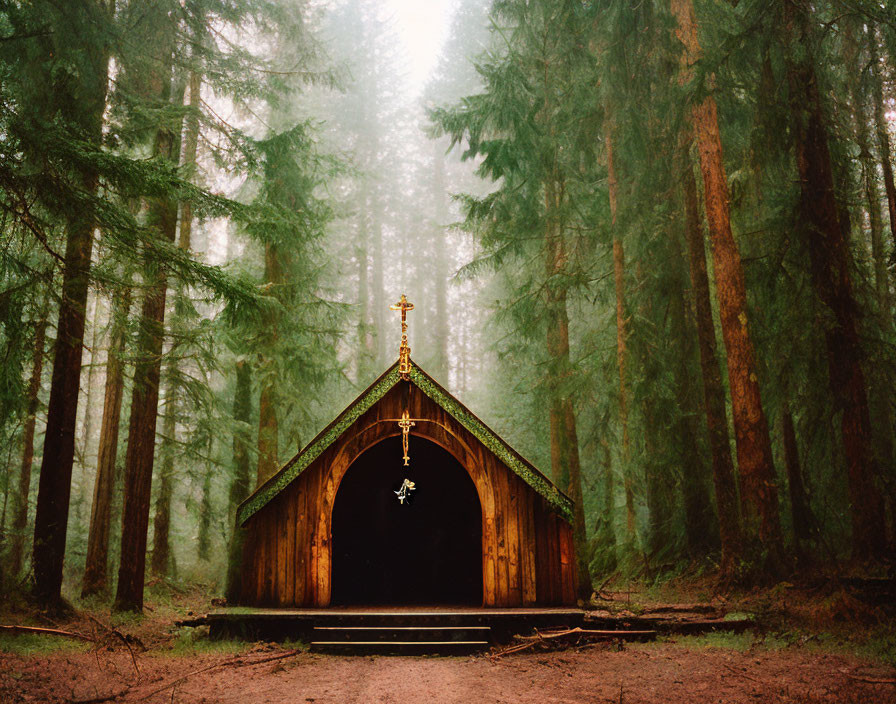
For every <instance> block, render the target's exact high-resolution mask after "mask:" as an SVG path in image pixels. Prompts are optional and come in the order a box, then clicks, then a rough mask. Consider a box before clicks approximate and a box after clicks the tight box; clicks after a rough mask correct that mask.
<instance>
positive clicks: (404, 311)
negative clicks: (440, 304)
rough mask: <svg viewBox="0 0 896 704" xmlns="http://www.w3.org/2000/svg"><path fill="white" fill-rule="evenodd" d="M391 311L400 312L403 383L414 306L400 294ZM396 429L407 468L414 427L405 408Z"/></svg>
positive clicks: (408, 360) (406, 377)
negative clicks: (409, 315) (410, 439)
mask: <svg viewBox="0 0 896 704" xmlns="http://www.w3.org/2000/svg"><path fill="white" fill-rule="evenodd" d="M389 308H390V309H391V310H400V311H401V345H400V346H399V347H398V373H399V374H401V378H402V379H404V380H405V381H408V380H409V379H410V376H409V375H410V373H411V348H410V347H409V346H408V311H409V310H414V304H413V303H411V302H409V301H408V299H407V296H405V295H404V294H401V299H400V300H399V301H398V303H396V304H395V305H392V306H389ZM398 427H399V428H401V448H402V450H404V457H403V458H402V459H403V460H404V466H405V467H407V466H408V463H409V462H410V461H411V458H410V456H409V455H408V440H409V437H410V434H411V428H413V427H414V421H412V420H411V416H410V414H409V413H408V409H407V408H405V409H404V410H403V411H402V412H401V420H400V421H398Z"/></svg>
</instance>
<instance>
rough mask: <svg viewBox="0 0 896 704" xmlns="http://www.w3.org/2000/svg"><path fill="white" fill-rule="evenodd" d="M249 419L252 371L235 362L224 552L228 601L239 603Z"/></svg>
mask: <svg viewBox="0 0 896 704" xmlns="http://www.w3.org/2000/svg"><path fill="white" fill-rule="evenodd" d="M251 419H252V369H251V367H250V366H249V364H248V363H247V362H245V361H243V360H240V361H239V362H237V363H236V388H235V389H234V392H233V420H234V425H235V426H236V430H235V431H234V433H233V481H232V482H231V484H230V495H229V497H228V512H227V515H228V518H229V520H230V525H231V526H232V528H233V532H232V533H231V535H230V544H229V545H228V549H227V555H228V558H227V592H226V596H227V602H228V603H231V604H235V603H237V602H239V600H240V566H241V565H240V562H241V557H242V553H243V539H244V534H243V530H242V529H241V528H240V527H239V526H238V525H236V510H237V507H238V506H239V505H240V504H241V503H242V502H243V501H244V500H245V498H246V497H247V496H248V495H249V479H250V472H251V470H250V465H249V442H248V430H249V423H250V421H251Z"/></svg>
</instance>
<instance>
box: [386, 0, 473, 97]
mask: <svg viewBox="0 0 896 704" xmlns="http://www.w3.org/2000/svg"><path fill="white" fill-rule="evenodd" d="M455 4H456V3H454V2H453V0H426V1H425V2H421V1H420V0H386V1H385V2H384V3H383V5H384V7H385V8H387V10H386V12H385V13H384V14H385V15H386V16H387V17H392V18H394V21H395V29H396V31H397V34H398V36H400V37H401V39H402V41H403V42H404V44H405V49H406V51H407V55H408V59H409V60H408V66H407V67H406V69H407V77H408V84H409V87H410V89H411V90H413V91H414V93H418V92H419V91H420V90H421V89H422V88H423V84H424V83H425V82H426V79H427V77H428V76H429V73H430V72H431V71H432V69H433V66H434V65H435V61H436V58H437V57H438V54H439V50H440V49H441V48H442V43H443V42H444V41H445V36H446V34H447V32H448V28H449V26H450V23H451V14H452V12H453V11H454V5H455Z"/></svg>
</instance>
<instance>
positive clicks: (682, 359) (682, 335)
mask: <svg viewBox="0 0 896 704" xmlns="http://www.w3.org/2000/svg"><path fill="white" fill-rule="evenodd" d="M691 177H692V179H693V172H691ZM672 248H673V251H674V253H675V258H676V260H677V263H678V272H679V277H680V278H679V279H678V280H679V281H680V285H681V290H680V292H673V293H672V299H671V301H670V303H669V322H670V334H671V335H672V336H673V339H678V340H680V342H679V343H678V344H677V345H676V347H677V353H678V359H677V363H676V364H675V369H674V375H675V400H676V405H677V406H678V414H677V420H676V423H675V426H674V431H673V432H674V437H675V439H676V440H677V442H678V454H679V457H680V460H679V462H678V466H679V467H681V472H682V476H681V489H682V499H683V504H684V519H685V537H686V539H687V548H688V554H689V555H690V556H691V557H692V558H699V557H702V556H704V555H706V554H707V553H708V552H709V551H710V550H712V549H714V548H718V546H719V533H718V530H717V528H718V522H717V521H716V518H715V516H714V515H713V510H712V501H711V499H710V496H709V485H708V478H709V477H708V474H709V473H708V471H707V467H706V463H705V461H704V458H703V453H702V452H701V448H700V442H699V439H698V438H699V432H698V429H697V419H698V418H699V417H700V409H699V408H698V406H699V402H698V401H697V400H696V398H695V397H694V395H693V393H692V391H691V388H692V381H693V375H692V373H691V364H692V361H693V360H694V359H695V358H696V351H695V350H694V337H695V336H694V327H695V324H694V319H693V317H692V314H691V310H690V302H689V300H688V291H687V282H686V279H687V274H686V273H685V269H686V267H687V264H686V263H685V257H684V252H682V249H681V244H680V241H679V240H678V239H675V240H674V241H673V242H672ZM704 273H705V272H704ZM697 337H698V338H699V333H698V335H697ZM716 369H718V366H717V367H716ZM729 459H730V454H729Z"/></svg>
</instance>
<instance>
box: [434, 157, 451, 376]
mask: <svg viewBox="0 0 896 704" xmlns="http://www.w3.org/2000/svg"><path fill="white" fill-rule="evenodd" d="M433 148H434V151H435V156H434V161H435V174H434V178H433V189H434V191H435V200H436V203H435V220H436V222H435V229H434V233H433V237H434V239H435V242H434V244H435V247H434V250H435V251H434V252H433V262H434V264H435V266H434V269H435V272H434V279H435V281H434V283H435V289H436V290H435V310H434V313H435V324H434V325H433V331H434V337H435V365H434V367H433V369H434V371H435V373H436V375H437V376H436V378H438V379H439V380H440V381H441V382H442V383H443V384H444V383H447V381H448V334H449V333H448V285H447V284H448V253H447V251H446V242H445V239H446V235H447V231H446V228H447V227H448V217H449V216H448V207H447V205H446V203H445V193H446V187H445V154H444V151H443V149H444V145H442V144H440V143H439V142H436V141H433Z"/></svg>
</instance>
